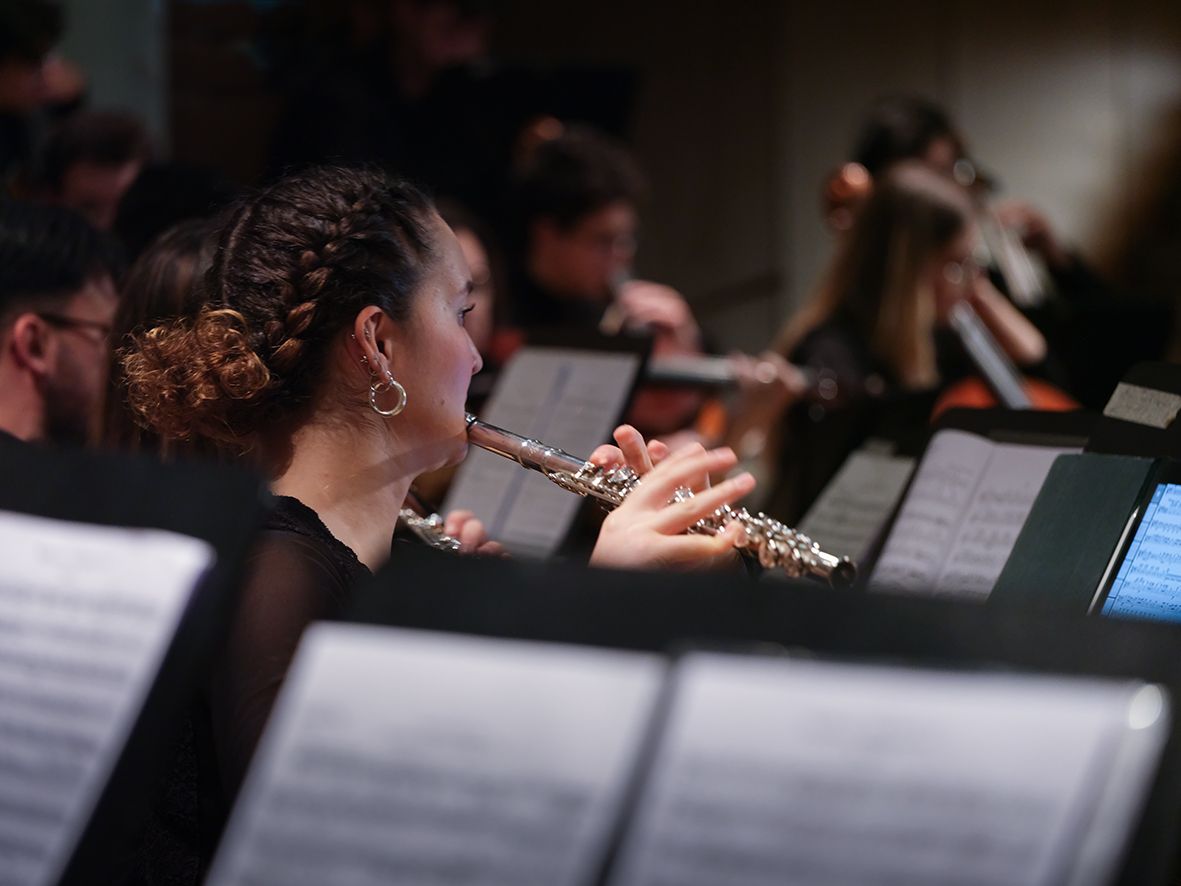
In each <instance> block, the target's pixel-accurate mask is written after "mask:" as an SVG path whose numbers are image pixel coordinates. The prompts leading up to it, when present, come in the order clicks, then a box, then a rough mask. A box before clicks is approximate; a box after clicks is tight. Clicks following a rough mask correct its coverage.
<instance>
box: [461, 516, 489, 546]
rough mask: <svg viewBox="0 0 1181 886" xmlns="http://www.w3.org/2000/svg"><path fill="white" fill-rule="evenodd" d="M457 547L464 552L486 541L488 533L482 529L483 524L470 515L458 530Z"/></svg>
mask: <svg viewBox="0 0 1181 886" xmlns="http://www.w3.org/2000/svg"><path fill="white" fill-rule="evenodd" d="M458 538H459V546H460V547H459V549H460V550H461V551H465V552H473V551H476V550H477V549H478V548H479V547H480V546H481V545H483V544H484V543H485V542H487V541H488V534H487V533H486V532H485V531H484V524H483V523H481V522H480V521H479V520H477V519H476V518H475V517H470V518H469V519H468V520H467V522H466V523H464V524H463V526H462V527H460V530H459V536H458Z"/></svg>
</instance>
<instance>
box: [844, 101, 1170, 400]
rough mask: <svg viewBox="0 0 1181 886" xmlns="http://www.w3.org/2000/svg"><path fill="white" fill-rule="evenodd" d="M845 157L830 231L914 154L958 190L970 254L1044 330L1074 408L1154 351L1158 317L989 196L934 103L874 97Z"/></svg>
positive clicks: (1046, 231)
mask: <svg viewBox="0 0 1181 886" xmlns="http://www.w3.org/2000/svg"><path fill="white" fill-rule="evenodd" d="M853 161H854V162H853V163H850V164H847V165H846V166H844V167H842V168H841V169H840V170H839V171H838V172H837V174H835V175H834V176H833V177H832V178H831V179H830V181H829V182H828V184H827V186H826V201H827V203H828V206H827V212H828V218H829V220H830V223H832V224H833V226H834V227H836V228H837V229H838V230H839V229H840V228H841V226H842V223H844V224H845V226H846V227H847V223H848V220H849V219H850V217H851V213H854V212H855V211H856V207H857V205H858V204H859V203H861V202H862V201H863V200H864V199H865V197H866V195H867V194H868V193H869V191H870V190H871V189H872V186H873V183H874V182H875V181H877V180H878V179H879V178H880V177H881V176H882V175H884V174H886V173H887V172H888V171H889V170H890V169H891V168H892V167H893V166H894V165H895V164H897V163H900V162H906V161H918V162H920V163H923V164H924V165H926V166H928V167H929V168H931V169H933V170H935V171H937V172H940V173H942V174H944V175H947V176H949V177H952V178H954V179H956V180H957V181H958V182H959V183H960V184H961V185H963V186H964V187H965V188H967V189H968V192H969V194H970V196H971V197H972V204H973V215H974V217H975V220H976V223H977V226H978V228H979V229H980V232H981V235H982V236H981V238H980V240H979V241H978V243H977V247H976V248H977V253H978V255H977V260H978V261H980V262H981V263H982V264H985V265H986V267H987V269H988V271H989V274H990V276H991V277H992V279H993V282H994V284H996V286H997V287H998V289H999V290H1000V291H1001V292H1003V293H1004V294H1005V295H1007V296H1008V297H1009V298H1010V299H1011V300H1013V301H1014V302H1015V303H1016V304H1017V305H1018V306H1020V307H1021V309H1022V311H1024V312H1025V313H1026V314H1027V315H1028V316H1029V317H1030V319H1031V320H1032V321H1033V322H1034V323H1035V324H1036V325H1037V326H1038V328H1039V329H1040V330H1041V331H1042V333H1043V334H1044V335H1045V336H1046V337H1047V339H1048V340H1049V342H1050V345H1051V351H1052V352H1053V355H1054V366H1053V367H1051V368H1050V370H1051V374H1052V375H1053V376H1054V377H1055V379H1056V380H1057V381H1058V382H1059V383H1060V384H1062V385H1063V386H1065V387H1068V388H1069V390H1070V392H1071V394H1072V395H1073V396H1074V397H1076V398H1077V399H1078V400H1079V401H1080V402H1082V403H1083V404H1084V405H1087V406H1090V407H1092V408H1100V407H1101V406H1102V405H1103V403H1105V402H1106V399H1107V397H1108V395H1109V394H1110V393H1111V390H1112V388H1114V386H1115V383H1116V382H1117V381H1118V380H1119V378H1120V376H1121V375H1122V374H1123V372H1124V371H1126V369H1127V368H1128V366H1129V365H1131V364H1132V363H1134V362H1137V361H1138V360H1141V359H1151V358H1152V357H1153V356H1154V353H1153V351H1154V350H1156V346H1155V345H1151V344H1148V343H1147V341H1146V334H1147V332H1148V330H1149V329H1150V328H1157V327H1159V326H1160V318H1156V319H1151V318H1150V319H1146V317H1145V316H1144V313H1143V311H1142V310H1140V308H1139V306H1137V305H1136V304H1135V303H1133V302H1131V301H1130V300H1129V299H1128V298H1127V297H1125V296H1124V295H1122V294H1121V293H1118V292H1116V291H1115V290H1114V289H1113V288H1112V287H1111V285H1110V284H1109V283H1108V282H1107V281H1105V280H1104V279H1103V278H1101V277H1100V276H1099V275H1098V274H1096V273H1095V272H1094V271H1093V270H1092V268H1091V267H1090V265H1089V264H1088V263H1087V262H1086V261H1084V260H1083V258H1082V257H1081V256H1080V255H1079V254H1078V252H1076V251H1075V250H1073V249H1070V248H1068V247H1067V246H1066V245H1065V244H1064V243H1063V242H1062V240H1061V238H1060V237H1058V235H1057V234H1056V233H1055V231H1054V229H1053V226H1052V225H1051V224H1050V222H1049V220H1048V218H1047V217H1046V215H1045V214H1044V213H1043V212H1041V211H1040V210H1038V209H1037V208H1036V207H1034V206H1032V205H1031V204H1030V203H1028V202H1026V201H1024V200H1020V199H1008V200H999V201H997V200H994V199H993V198H994V196H995V191H996V189H997V183H996V181H995V180H994V179H992V178H991V177H989V176H988V175H986V174H985V173H983V172H982V171H981V170H980V169H979V167H978V166H977V165H976V164H975V163H974V162H973V161H972V160H971V159H970V158H969V155H968V152H967V148H966V146H965V141H964V138H963V135H962V133H961V132H960V130H959V129H958V128H957V127H956V126H955V124H954V122H953V121H952V120H951V118H950V116H949V115H948V114H947V112H946V111H945V110H944V109H943V108H941V107H940V106H939V105H937V104H935V103H933V102H931V101H928V100H926V99H923V98H920V97H917V96H909V95H898V96H891V97H887V98H883V99H881V100H879V101H878V102H877V103H875V104H874V105H873V107H872V108H871V109H870V111H869V113H868V115H867V117H866V119H865V121H864V123H863V124H862V127H861V130H860V133H859V135H858V137H857V140H856V143H855V147H854V150H853ZM1031 256H1033V257H1036V259H1037V260H1036V261H1033V260H1031ZM1039 262H1040V268H1039V267H1038V264H1039ZM1047 284H1048V286H1047ZM1095 336H1099V337H1100V338H1101V339H1102V340H1104V341H1105V342H1106V346H1105V347H1104V348H1103V349H1102V350H1101V351H1100V352H1096V351H1095V349H1093V348H1090V347H1088V346H1087V345H1086V342H1087V341H1088V340H1091V339H1093V338H1094V337H1095Z"/></svg>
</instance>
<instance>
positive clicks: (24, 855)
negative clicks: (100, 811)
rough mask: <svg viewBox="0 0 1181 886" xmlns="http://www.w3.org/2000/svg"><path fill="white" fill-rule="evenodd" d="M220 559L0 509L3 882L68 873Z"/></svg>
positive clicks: (193, 545) (154, 538) (193, 543)
mask: <svg viewBox="0 0 1181 886" xmlns="http://www.w3.org/2000/svg"><path fill="white" fill-rule="evenodd" d="M212 558H213V552H212V549H211V548H209V546H208V545H206V544H205V543H204V542H201V541H198V540H196V539H192V538H187V537H184V536H179V535H173V534H170V533H165V532H157V531H147V530H130V529H117V528H112V527H106V526H89V525H84V524H78V523H67V522H64V521H60V520H49V519H45V518H41V517H30V516H26V515H20V514H11V513H0V564H3V565H2V566H0V882H3V883H6V884H21V886H42V884H51V883H56V882H57V880H58V875H59V873H60V870H61V869H62V867H63V866H64V865H65V864H66V862H68V860H69V857H70V853H71V852H72V851H73V848H74V846H75V844H76V843H77V840H78V838H79V836H80V835H81V833H82V830H83V828H84V827H85V825H86V822H87V820H88V819H89V818H90V814H91V811H92V809H93V807H94V805H95V803H96V802H97V801H98V797H99V793H100V792H101V790H102V788H103V787H104V785H105V784H106V780H107V778H108V777H109V775H110V773H111V769H112V767H113V766H114V765H115V760H116V759H117V756H118V754H119V752H120V751H121V750H122V747H123V744H124V742H125V741H126V739H127V737H128V734H129V733H130V730H131V727H132V725H133V723H134V721H135V718H136V717H137V716H138V714H139V711H140V709H141V708H142V706H143V701H144V698H145V696H146V694H147V691H148V688H149V686H150V685H151V683H152V680H153V679H154V678H155V675H156V672H157V670H158V669H159V666H160V662H161V660H162V658H163V655H164V652H165V650H166V649H167V647H168V644H169V643H170V642H171V640H172V638H173V635H174V634H175V632H176V627H177V624H178V622H179V619H180V614H181V611H182V609H183V607H184V604H185V603H186V602H187V600H188V599H189V594H190V593H191V591H192V589H193V587H194V586H195V584H196V582H197V579H198V577H199V576H200V575H201V574H202V572H203V571H204V570H205V569H206V568H207V567H208V565H209V564H210V562H211V561H212Z"/></svg>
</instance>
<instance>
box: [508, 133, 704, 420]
mask: <svg viewBox="0 0 1181 886" xmlns="http://www.w3.org/2000/svg"><path fill="white" fill-rule="evenodd" d="M645 192H646V184H645V182H644V179H643V177H642V175H641V173H640V171H639V168H638V167H637V166H636V163H635V161H634V160H633V159H632V157H631V156H630V154H628V153H627V152H626V151H625V150H624V149H623V148H622V147H621V146H620V145H618V144H616V143H615V142H613V141H611V140H609V139H608V138H606V137H605V136H602V135H600V134H598V133H596V132H594V131H592V130H589V129H585V128H574V129H570V130H567V131H566V132H564V133H563V134H562V135H560V136H558V137H556V138H553V139H551V140H549V141H545V142H542V143H541V144H539V145H538V146H537V147H536V149H535V150H534V151H533V153H532V154H531V155H530V156H529V157H528V158H526V160H525V162H524V164H523V167H522V168H521V170H520V171H519V174H518V176H517V179H516V184H515V188H514V194H515V197H514V207H515V214H516V225H515V235H516V237H515V242H514V243H513V250H512V251H513V255H512V259H513V273H512V277H511V297H512V305H513V319H514V321H515V323H516V324H517V325H518V326H519V327H521V328H522V329H523V330H524V331H525V334H526V338H528V334H529V331H530V330H540V329H556V328H566V329H585V330H596V329H597V330H600V331H602V332H605V333H607V334H616V333H621V332H631V333H639V334H647V335H651V336H652V339H653V356H666V355H693V354H701V353H702V352H703V350H702V336H701V330H700V328H699V327H698V325H697V321H696V320H695V319H694V317H693V312H692V311H691V310H690V308H689V305H688V304H687V303H686V301H685V299H684V297H683V296H682V295H681V294H680V293H678V292H677V291H676V290H674V289H672V288H671V287H668V286H663V285H661V284H658V283H652V282H650V281H646V280H633V279H631V270H632V262H633V260H634V258H635V254H636V238H637V233H638V229H639V208H640V204H641V202H642V200H643V198H644V195H645ZM700 404H701V398H700V396H699V395H698V394H696V393H695V392H693V391H685V390H662V391H656V390H647V391H641V393H640V394H639V396H638V397H637V398H636V402H635V405H634V408H633V412H632V414H631V421H633V422H634V423H635V424H636V425H637V426H638V427H640V429H641V430H642V431H644V432H645V433H649V434H666V433H669V432H671V431H676V430H678V429H679V428H682V427H683V426H685V425H686V424H687V423H688V422H689V421H690V420H691V419H692V418H693V416H694V414H695V412H696V411H697V409H698V408H699V406H700Z"/></svg>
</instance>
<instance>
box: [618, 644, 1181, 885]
mask: <svg viewBox="0 0 1181 886" xmlns="http://www.w3.org/2000/svg"><path fill="white" fill-rule="evenodd" d="M674 679H675V685H676V695H675V696H674V701H673V704H672V708H671V711H670V713H669V716H668V719H667V721H666V728H665V731H664V733H663V736H662V739H661V742H660V746H659V748H658V751H657V756H656V762H655V765H654V766H653V768H652V770H651V772H650V775H649V779H648V782H647V783H646V785H645V787H644V789H643V792H642V795H641V797H640V801H639V804H638V806H637V810H636V817H635V820H634V822H633V824H632V827H631V828H630V829H629V831H628V836H627V839H626V841H625V844H624V847H623V850H622V852H621V855H620V861H619V864H618V865H617V868H616V875H615V876H614V877H613V878H612V880H611V882H612V883H613V884H615V886H649V884H657V883H676V884H678V886H716V884H719V883H741V884H742V886H782V884H797V883H799V884H820V883H822V884H830V883H832V884H836V883H840V884H845V883H905V884H908V886H928V884H929V886H946V884H949V883H955V884H973V886H1019V884H1020V886H1052V884H1060V883H1071V884H1074V886H1099V884H1103V883H1108V882H1110V877H1111V874H1112V872H1113V869H1114V867H1115V865H1116V864H1118V862H1119V859H1120V856H1121V849H1122V847H1123V845H1124V843H1125V841H1126V839H1127V837H1128V835H1129V833H1130V829H1131V827H1132V826H1133V825H1134V822H1135V820H1136V818H1137V814H1138V809H1139V808H1140V805H1141V804H1142V802H1143V800H1144V796H1145V794H1146V791H1147V788H1148V785H1149V784H1150V782H1151V778H1152V775H1153V773H1154V772H1155V768H1156V765H1157V762H1158V760H1159V755H1160V752H1161V749H1162V747H1163V743H1164V741H1165V739H1166V737H1167V733H1168V720H1169V713H1168V705H1167V698H1166V697H1165V696H1164V695H1163V694H1162V692H1161V690H1160V689H1159V688H1158V687H1155V686H1144V685H1143V684H1132V683H1119V682H1114V681H1098V680H1070V679H1065V678H1063V679H1057V678H1045V677H1030V676H1022V675H1015V674H986V673H953V672H936V671H924V670H917V669H916V670H912V669H903V668H887V667H873V666H865V665H847V664H832V663H825V662H815V661H790V660H786V659H772V658H756V657H740V656H722V655H693V656H690V657H688V658H687V659H686V660H684V661H683V663H682V665H681V667H679V668H678V670H677V673H676V675H675V678H674ZM1125 739H1126V741H1125ZM1129 749H1130V751H1129ZM1129 757H1134V758H1135V759H1136V760H1137V765H1135V766H1132V767H1126V766H1125V764H1126V763H1127V761H1128V759H1129ZM1112 784H1115V785H1119V786H1121V787H1122V788H1126V789H1128V790H1129V791H1130V792H1131V793H1130V794H1125V795H1123V796H1120V797H1119V798H1118V799H1113V798H1112V796H1111V795H1110V794H1108V793H1106V788H1107V787H1108V786H1109V785H1112ZM1096 822H1099V823H1101V825H1100V826H1097V827H1092V825H1093V824H1095V823H1096Z"/></svg>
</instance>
